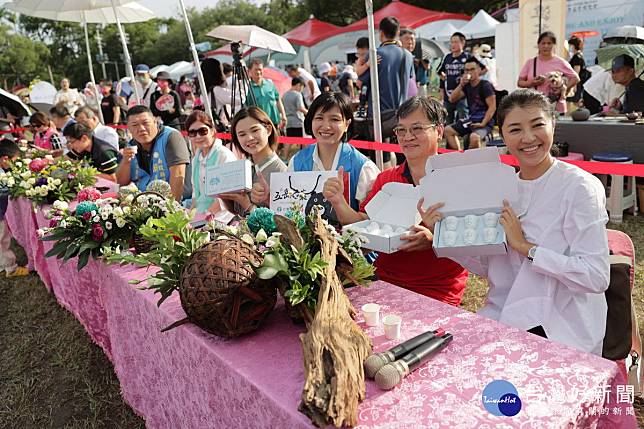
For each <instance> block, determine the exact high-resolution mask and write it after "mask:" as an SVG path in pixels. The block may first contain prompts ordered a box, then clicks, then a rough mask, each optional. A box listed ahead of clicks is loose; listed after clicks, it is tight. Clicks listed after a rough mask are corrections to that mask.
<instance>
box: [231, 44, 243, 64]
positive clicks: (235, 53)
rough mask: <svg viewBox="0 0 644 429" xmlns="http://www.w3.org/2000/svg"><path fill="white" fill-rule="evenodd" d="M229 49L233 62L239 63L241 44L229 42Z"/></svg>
mask: <svg viewBox="0 0 644 429" xmlns="http://www.w3.org/2000/svg"><path fill="white" fill-rule="evenodd" d="M230 51H231V52H232V53H233V62H235V63H240V62H241V59H242V53H241V44H240V43H239V42H232V43H231V44H230Z"/></svg>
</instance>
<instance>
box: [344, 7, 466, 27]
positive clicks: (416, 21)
mask: <svg viewBox="0 0 644 429" xmlns="http://www.w3.org/2000/svg"><path fill="white" fill-rule="evenodd" d="M387 16H395V17H396V18H398V21H400V27H401V28H403V27H407V28H417V27H420V26H421V25H423V24H427V23H428V22H433V21H440V20H443V19H462V20H465V21H469V20H470V19H472V17H471V16H469V15H464V14H462V13H449V12H438V11H435V10H428V9H423V8H420V7H416V6H412V5H410V4H407V3H403V2H401V1H398V0H393V1H392V2H391V3H389V4H388V5H387V6H385V7H383V8H382V9H380V10H378V11H376V12H374V14H373V20H374V23H375V24H376V28H377V27H378V23H379V22H380V20H381V19H383V18H385V17H387ZM366 29H367V18H363V19H361V20H360V21H356V22H354V23H353V24H351V25H348V26H346V27H342V28H341V31H339V32H338V33H348V32H350V31H359V30H366Z"/></svg>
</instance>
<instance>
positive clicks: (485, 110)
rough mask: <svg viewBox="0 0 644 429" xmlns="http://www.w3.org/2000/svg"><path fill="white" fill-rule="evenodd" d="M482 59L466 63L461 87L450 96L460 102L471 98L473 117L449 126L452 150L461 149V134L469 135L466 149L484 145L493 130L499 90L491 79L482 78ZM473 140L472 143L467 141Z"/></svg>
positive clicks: (470, 106)
mask: <svg viewBox="0 0 644 429" xmlns="http://www.w3.org/2000/svg"><path fill="white" fill-rule="evenodd" d="M481 75H482V70H481V64H480V63H479V61H478V60H477V59H476V58H474V57H470V58H468V59H467V61H466V62H465V73H463V76H461V80H460V82H459V84H458V86H457V87H456V88H455V89H454V91H452V93H451V94H450V95H449V102H450V103H452V104H455V103H457V102H458V101H459V100H461V99H462V98H467V105H468V106H469V112H470V113H469V116H468V117H467V118H462V119H458V120H457V121H456V122H454V123H453V124H451V125H449V126H448V127H447V128H445V139H446V140H447V147H448V148H450V149H457V150H460V149H461V144H460V142H459V137H466V136H469V139H468V138H467V137H466V143H465V145H464V146H465V149H474V148H478V147H481V145H482V142H483V139H484V138H485V137H487V135H488V134H490V133H491V132H492V127H493V126H494V112H496V92H495V91H494V86H492V84H491V83H490V81H487V80H483V79H481ZM467 141H469V146H468V144H467Z"/></svg>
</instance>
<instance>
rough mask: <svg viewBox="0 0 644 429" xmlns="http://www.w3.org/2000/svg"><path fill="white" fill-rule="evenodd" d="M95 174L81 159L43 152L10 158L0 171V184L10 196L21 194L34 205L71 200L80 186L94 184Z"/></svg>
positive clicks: (16, 196)
mask: <svg viewBox="0 0 644 429" xmlns="http://www.w3.org/2000/svg"><path fill="white" fill-rule="evenodd" d="M96 174H97V171H96V169H95V168H93V167H89V166H88V165H87V164H86V163H84V162H82V161H72V160H68V159H62V158H57V159H56V158H54V157H52V156H51V155H45V156H44V157H36V158H33V159H31V158H22V159H18V160H16V161H13V162H12V163H11V166H10V169H9V170H8V171H6V172H4V173H0V186H4V187H6V188H8V189H9V195H11V197H12V198H20V197H24V198H27V199H29V200H31V201H32V202H33V203H34V204H45V203H53V202H54V201H56V200H60V201H71V200H73V199H74V197H75V196H76V192H78V191H79V190H80V189H82V188H84V187H87V186H91V185H93V184H94V183H96Z"/></svg>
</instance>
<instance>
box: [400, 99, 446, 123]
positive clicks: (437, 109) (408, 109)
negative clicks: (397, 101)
mask: <svg viewBox="0 0 644 429" xmlns="http://www.w3.org/2000/svg"><path fill="white" fill-rule="evenodd" d="M417 110H420V111H422V112H423V113H424V114H425V117H426V118H427V119H428V120H429V122H431V123H432V124H436V125H445V120H446V119H447V111H446V110H445V107H443V104H442V103H441V102H440V101H438V100H436V99H435V98H434V97H423V96H420V95H415V96H413V97H411V98H409V99H408V100H407V101H405V102H404V103H403V104H401V105H400V107H399V108H398V111H397V112H396V119H398V120H400V119H403V118H406V117H407V116H409V115H411V114H412V113H414V112H415V111H417Z"/></svg>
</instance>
